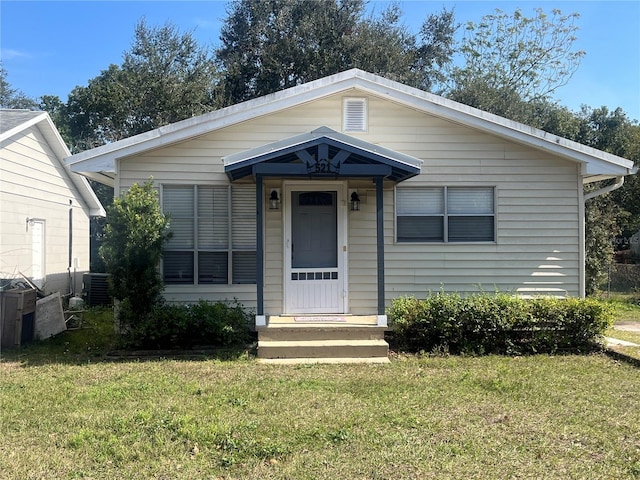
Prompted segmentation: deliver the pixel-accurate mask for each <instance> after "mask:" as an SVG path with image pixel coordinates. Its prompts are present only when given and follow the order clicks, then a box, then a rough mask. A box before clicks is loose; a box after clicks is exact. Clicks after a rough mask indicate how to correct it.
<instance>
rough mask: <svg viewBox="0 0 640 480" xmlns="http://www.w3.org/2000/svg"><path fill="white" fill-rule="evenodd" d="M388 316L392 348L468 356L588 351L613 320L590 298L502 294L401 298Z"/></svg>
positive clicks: (440, 294) (602, 306)
mask: <svg viewBox="0 0 640 480" xmlns="http://www.w3.org/2000/svg"><path fill="white" fill-rule="evenodd" d="M388 315H389V324H390V326H392V327H393V335H392V339H391V340H392V344H393V345H394V347H396V348H400V349H405V350H409V351H425V352H449V353H453V354H471V355H483V354H490V353H495V354H507V355H526V354H533V353H556V352H560V351H562V352H580V351H588V350H592V349H593V344H594V341H596V340H597V339H598V338H599V337H601V336H602V335H603V334H604V331H605V330H606V329H607V328H608V327H609V326H610V325H611V323H612V319H613V313H612V310H611V307H609V306H608V305H606V304H604V303H601V302H598V301H596V300H592V299H576V298H565V299H561V298H551V297H539V298H533V299H523V298H521V297H518V296H514V295H508V294H505V293H497V294H494V295H490V294H484V293H483V294H478V295H471V296H465V297H462V296H460V295H459V294H457V293H439V294H435V295H432V296H429V297H427V298H425V299H424V300H420V299H417V298H415V297H400V298H397V299H395V300H394V301H393V303H392V305H391V307H390V309H389V311H388Z"/></svg>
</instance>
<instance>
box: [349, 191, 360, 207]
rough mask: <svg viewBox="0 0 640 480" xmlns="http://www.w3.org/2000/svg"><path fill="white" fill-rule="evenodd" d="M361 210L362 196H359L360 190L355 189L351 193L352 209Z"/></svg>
mask: <svg viewBox="0 0 640 480" xmlns="http://www.w3.org/2000/svg"><path fill="white" fill-rule="evenodd" d="M358 210H360V197H359V196H358V192H356V191H353V192H352V193H351V211H352V212H357V211H358Z"/></svg>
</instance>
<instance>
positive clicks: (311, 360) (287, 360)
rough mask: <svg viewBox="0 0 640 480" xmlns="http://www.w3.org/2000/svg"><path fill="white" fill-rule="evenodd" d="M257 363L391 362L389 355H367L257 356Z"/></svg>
mask: <svg viewBox="0 0 640 480" xmlns="http://www.w3.org/2000/svg"><path fill="white" fill-rule="evenodd" d="M258 363H265V364H268V365H299V364H315V363H330V364H336V363H391V361H390V360H389V357H386V356H385V357H367V358H353V357H346V358H327V357H324V358H258Z"/></svg>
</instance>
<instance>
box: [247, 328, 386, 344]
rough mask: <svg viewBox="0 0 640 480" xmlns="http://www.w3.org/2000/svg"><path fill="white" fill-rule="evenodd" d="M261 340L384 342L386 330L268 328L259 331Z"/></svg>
mask: <svg viewBox="0 0 640 480" xmlns="http://www.w3.org/2000/svg"><path fill="white" fill-rule="evenodd" d="M258 336H259V337H258V338H259V339H260V340H268V341H293V342H297V341H302V340H384V329H380V330H377V329H376V330H373V329H368V328H363V329H360V328H353V329H338V328H335V329H332V328H327V329H325V328H322V329H306V328H295V329H293V328H292V329H289V328H267V329H264V330H259V331H258Z"/></svg>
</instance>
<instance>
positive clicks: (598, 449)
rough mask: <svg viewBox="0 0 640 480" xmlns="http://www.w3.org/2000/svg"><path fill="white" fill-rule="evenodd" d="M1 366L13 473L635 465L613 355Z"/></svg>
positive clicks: (412, 471)
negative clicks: (325, 362)
mask: <svg viewBox="0 0 640 480" xmlns="http://www.w3.org/2000/svg"><path fill="white" fill-rule="evenodd" d="M23 360H24V358H23ZM0 369H1V370H0V371H1V374H2V375H1V376H2V383H1V388H0V405H1V406H2V408H1V409H0V421H1V425H2V442H0V472H2V474H0V477H2V478H7V479H30V478H32V479H35V478H42V479H45V478H47V479H49V478H60V479H67V478H68V479H75V478H100V479H122V478H131V479H137V478H139V479H147V478H167V479H169V478H170V479H192V478H226V479H241V478H255V479H265V478H266V479H268V478H273V479H285V478H288V479H313V478H322V479H325V478H336V479H337V478H340V479H352V478H353V479H356V478H358V479H360V478H362V479H365V478H366V479H399V478H406V479H410V478H415V479H424V478H436V477H437V478H499V479H502V478H547V479H549V478H558V479H566V478H603V479H604V478H616V479H625V478H629V479H631V478H638V477H639V476H640V396H639V395H638V392H639V391H640V370H639V369H637V368H634V367H632V366H630V365H628V364H626V363H624V362H616V361H614V360H612V359H610V358H608V357H606V356H604V355H589V356H555V357H551V356H532V357H522V358H509V357H479V358H462V357H434V358H429V357H424V358H419V357H397V358H394V360H393V361H392V363H391V365H349V366H338V365H326V366H299V367H291V366H288V367H282V366H278V367H276V366H265V365H260V364H257V363H255V362H254V361H253V360H251V359H246V360H234V361H220V360H215V359H208V360H202V361H179V360H161V361H150V362H120V363H115V362H107V363H84V364H75V362H72V363H64V362H56V361H54V362H51V363H44V362H39V363H38V364H37V365H31V366H30V365H29V364H28V363H26V364H25V363H21V362H19V361H9V360H7V359H5V361H3V362H2V363H0Z"/></svg>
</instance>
